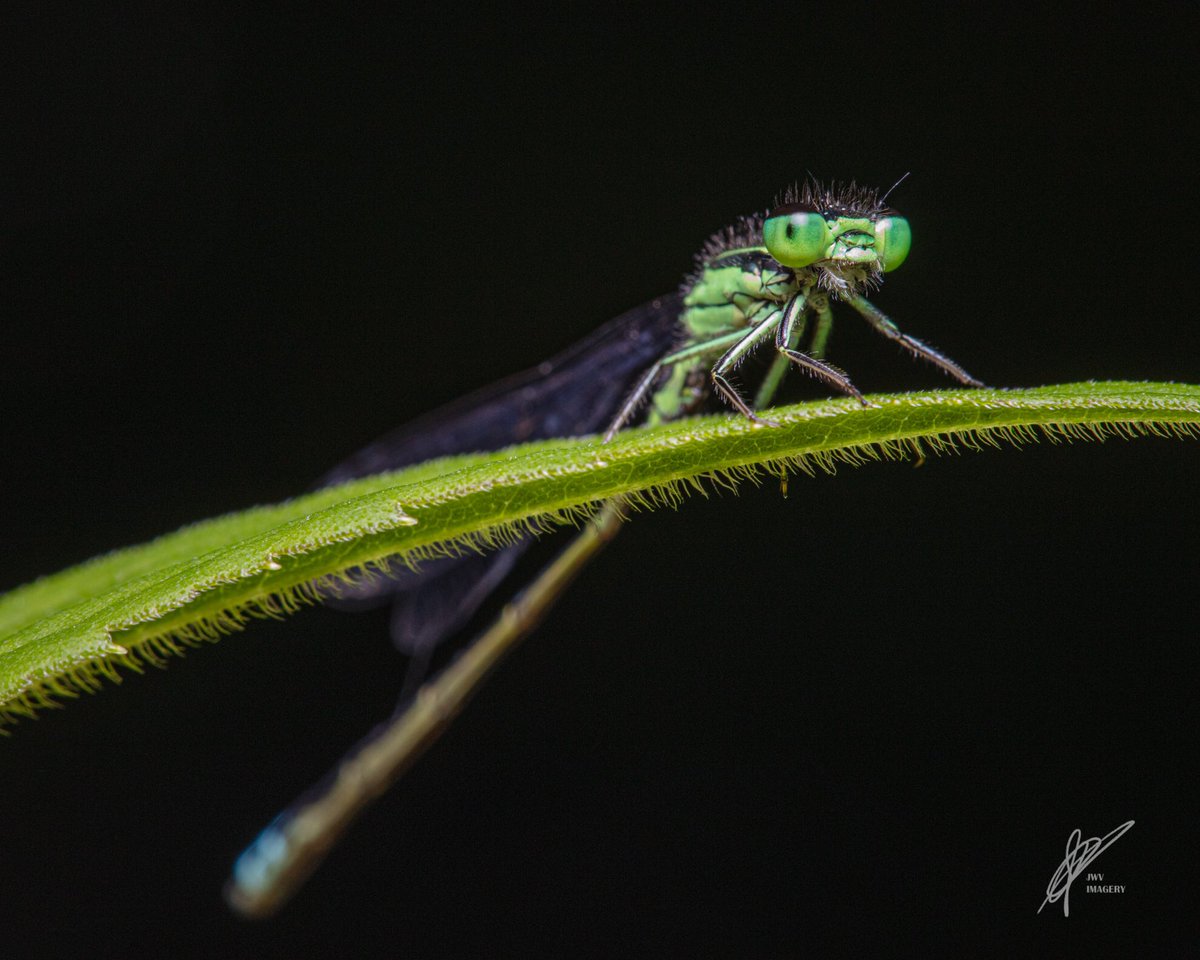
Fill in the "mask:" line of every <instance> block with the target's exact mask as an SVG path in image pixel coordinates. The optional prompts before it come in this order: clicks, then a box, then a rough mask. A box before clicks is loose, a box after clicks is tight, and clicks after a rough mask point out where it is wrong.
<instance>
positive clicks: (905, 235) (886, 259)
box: [875, 214, 912, 273]
mask: <svg viewBox="0 0 1200 960" xmlns="http://www.w3.org/2000/svg"><path fill="white" fill-rule="evenodd" d="M911 247H912V228H911V227H910V226H909V225H908V221H907V220H906V219H905V218H904V217H901V216H898V215H895V214H893V215H892V216H888V217H880V218H879V219H878V220H876V221H875V252H876V254H877V255H878V256H879V262H880V264H881V265H882V266H883V272H884V273H887V272H888V271H890V270H895V269H896V268H897V267H898V266H900V264H902V263H903V262H904V260H905V258H906V257H907V256H908V251H909V248H911Z"/></svg>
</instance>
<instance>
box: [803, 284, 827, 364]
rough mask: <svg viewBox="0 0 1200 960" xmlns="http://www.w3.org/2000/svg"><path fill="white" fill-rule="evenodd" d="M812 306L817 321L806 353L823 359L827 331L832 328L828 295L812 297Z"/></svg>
mask: <svg viewBox="0 0 1200 960" xmlns="http://www.w3.org/2000/svg"><path fill="white" fill-rule="evenodd" d="M812 307H813V309H814V310H816V311H817V323H816V326H815V327H814V328H813V337H812V342H811V343H810V344H809V345H808V355H809V356H810V357H816V358H817V359H818V360H823V359H824V358H825V345H826V344H827V343H828V342H829V331H830V330H832V329H833V311H832V310H831V309H830V308H829V297H827V296H825V294H821V295H820V296H819V297H813V298H812Z"/></svg>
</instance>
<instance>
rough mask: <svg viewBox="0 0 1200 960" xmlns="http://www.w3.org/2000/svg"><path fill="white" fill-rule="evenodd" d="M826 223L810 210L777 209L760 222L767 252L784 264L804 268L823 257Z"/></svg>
mask: <svg viewBox="0 0 1200 960" xmlns="http://www.w3.org/2000/svg"><path fill="white" fill-rule="evenodd" d="M829 242H830V238H829V225H828V224H827V223H826V222H825V218H824V217H823V216H821V214H819V213H817V212H816V211H814V210H796V209H794V208H793V209H790V210H789V209H788V208H786V207H785V208H781V209H779V210H777V211H775V212H774V213H772V214H771V216H769V217H767V220H766V222H765V223H764V224H763V243H764V244H765V245H766V248H767V252H768V253H770V254H771V256H773V257H774V258H775V259H776V260H778V261H779V262H780V263H781V264H783V266H785V267H807V266H808V265H809V264H811V263H816V262H817V261H818V260H822V259H824V257H825V251H826V249H827V248H828V246H829Z"/></svg>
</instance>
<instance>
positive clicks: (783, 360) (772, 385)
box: [754, 318, 804, 410]
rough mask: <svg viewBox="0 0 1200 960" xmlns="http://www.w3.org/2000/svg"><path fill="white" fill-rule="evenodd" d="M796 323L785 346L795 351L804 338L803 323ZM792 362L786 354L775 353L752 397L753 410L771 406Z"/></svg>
mask: <svg viewBox="0 0 1200 960" xmlns="http://www.w3.org/2000/svg"><path fill="white" fill-rule="evenodd" d="M803 319H804V318H802V322H800V323H797V324H796V325H795V329H794V330H793V331H792V334H791V336H789V337H788V342H787V345H788V347H790V348H791V349H793V350H794V349H795V348H796V346H797V345H798V344H799V343H800V338H801V337H802V336H804V323H803ZM791 366H792V361H791V360H790V359H789V358H788V357H787V355H786V354H782V353H777V354H775V359H773V360H772V361H771V368H770V369H769V370H768V371H767V375H766V376H765V377H763V381H762V383H761V384H759V386H758V393H756V394H755V395H754V409H755V410H763V409H766V408H767V407H769V406H770V405H771V401H772V400H774V399H775V393H776V391H777V390H778V389H779V385H780V384H781V383H783V378H784V377H786V376H787V372H788V370H790V369H791Z"/></svg>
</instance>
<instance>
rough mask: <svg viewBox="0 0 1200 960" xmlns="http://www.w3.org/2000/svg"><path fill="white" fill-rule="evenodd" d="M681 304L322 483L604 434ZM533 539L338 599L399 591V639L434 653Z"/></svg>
mask: <svg viewBox="0 0 1200 960" xmlns="http://www.w3.org/2000/svg"><path fill="white" fill-rule="evenodd" d="M680 306H681V305H680V301H679V297H678V296H677V295H674V294H672V295H668V296H664V297H659V298H658V299H656V300H652V301H650V302H649V303H646V304H643V305H642V306H640V307H638V308H636V309H634V310H631V311H629V312H628V313H625V314H622V315H621V316H620V317H618V318H617V319H615V320H613V321H611V322H609V323H607V324H605V325H604V326H603V327H601V328H600V329H599V330H597V331H596V332H595V333H593V334H592V335H591V336H589V337H587V338H586V339H584V340H582V341H581V342H579V343H577V344H575V345H574V346H572V347H570V348H569V349H567V350H565V351H563V352H562V353H560V354H558V355H557V356H555V357H553V358H551V359H550V360H547V361H546V362H544V363H541V364H539V365H538V366H536V367H533V368H531V369H529V370H526V371H524V372H523V373H518V374H516V375H514V376H512V377H509V378H507V379H505V380H502V381H500V382H499V383H496V384H493V385H492V386H490V387H485V388H484V389H482V390H478V391H476V392H475V393H472V394H469V395H467V396H466V397H463V398H461V399H459V400H456V401H454V402H453V403H450V404H447V405H446V406H444V407H441V408H440V409H438V410H434V411H433V412H431V413H428V414H426V415H424V416H422V417H419V418H417V419H416V420H413V421H411V422H410V423H408V424H406V425H405V426H403V427H400V428H399V429H397V430H395V431H393V432H392V433H389V434H387V435H386V436H384V437H382V438H381V439H379V440H377V441H376V442H375V443H372V444H370V445H369V446H367V447H364V448H363V449H362V450H360V451H359V452H358V453H356V454H355V455H354V456H352V457H350V458H349V459H347V460H345V461H343V462H342V463H340V464H339V465H338V466H336V467H334V468H333V470H331V471H330V472H329V473H327V474H326V475H325V476H324V477H322V478H321V481H320V483H319V484H318V485H319V486H329V485H332V484H335V483H343V482H345V481H347V480H352V479H354V478H356V477H362V476H368V475H370V474H374V473H382V472H383V471H385V470H398V469H400V468H402V467H406V466H409V465H411V464H414V463H421V462H423V461H425V460H430V459H432V458H434V457H442V456H449V455H452V454H456V453H474V452H480V451H488V450H500V449H503V448H504V447H508V446H512V445H513V444H517V443H524V442H526V441H532V440H546V439H551V438H553V437H571V436H582V435H585V434H591V433H599V432H600V431H602V430H603V429H604V428H605V427H607V426H608V424H609V423H610V422H611V420H612V418H613V417H614V416H616V413H617V411H618V410H619V409H620V407H621V404H622V402H623V401H624V400H625V398H626V397H627V396H628V394H629V391H630V390H632V389H633V386H634V383H635V382H636V381H637V379H638V377H639V376H640V375H641V374H642V373H643V372H644V371H645V370H646V368H647V367H649V366H650V365H651V364H653V363H654V362H655V361H656V360H658V359H659V358H660V357H662V356H664V355H665V354H667V353H669V352H670V351H671V349H672V348H673V347H674V346H675V345H676V344H677V343H678V341H679V339H680V332H679V329H678V322H677V318H678V316H679V311H680ZM529 542H530V541H529V539H525V540H520V541H518V542H516V543H514V544H512V545H510V546H508V547H506V548H504V549H503V550H498V551H495V552H492V553H488V554H485V555H482V556H480V555H477V554H464V555H462V556H457V557H444V558H441V559H438V560H433V561H430V562H428V563H424V564H422V566H421V570H420V573H419V574H414V573H413V571H411V570H409V569H408V568H406V567H404V566H403V565H402V564H399V563H396V564H393V565H389V574H390V575H389V576H388V577H375V578H370V579H369V580H364V581H363V582H362V583H361V584H359V585H358V586H355V587H347V588H341V589H340V590H339V592H338V594H337V595H336V596H330V597H329V600H330V602H331V603H332V604H333V605H335V606H343V607H348V608H362V607H370V606H377V605H378V604H380V603H383V602H386V601H387V600H389V599H392V598H394V599H395V602H396V606H395V609H394V611H393V616H392V640H393V642H394V643H395V644H396V646H397V647H398V648H399V649H401V650H402V651H404V652H405V653H408V654H410V655H413V656H427V655H428V653H429V651H431V650H432V649H433V648H434V647H435V646H436V645H437V644H438V643H440V642H441V641H442V640H443V639H445V638H446V637H447V636H449V635H450V634H452V633H454V632H455V631H456V630H458V629H459V628H461V627H462V626H463V625H464V624H465V623H466V622H467V620H469V619H470V618H471V616H472V615H473V614H474V613H475V611H476V610H477V609H478V608H479V606H480V605H481V604H482V603H483V602H484V600H485V599H487V597H488V596H489V595H490V594H491V592H492V591H493V590H495V589H496V587H497V586H498V585H499V583H500V581H501V580H503V579H504V577H505V576H506V575H507V574H508V572H509V571H510V570H511V569H512V567H513V565H514V564H515V563H516V561H517V559H518V558H519V557H520V556H521V554H522V553H523V552H524V551H525V550H526V549H527V548H528V546H529Z"/></svg>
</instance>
